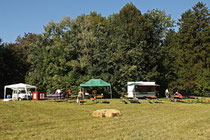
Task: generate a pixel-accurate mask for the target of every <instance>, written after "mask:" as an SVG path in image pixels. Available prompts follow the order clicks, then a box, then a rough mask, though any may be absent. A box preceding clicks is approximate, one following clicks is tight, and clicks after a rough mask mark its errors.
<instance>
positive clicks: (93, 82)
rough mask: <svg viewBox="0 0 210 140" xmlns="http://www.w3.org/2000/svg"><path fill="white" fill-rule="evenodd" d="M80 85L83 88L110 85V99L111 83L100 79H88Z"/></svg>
mask: <svg viewBox="0 0 210 140" xmlns="http://www.w3.org/2000/svg"><path fill="white" fill-rule="evenodd" d="M80 87H82V88H85V87H110V94H111V99H112V89H111V84H110V83H107V82H105V81H103V80H102V79H90V80H89V81H87V82H86V83H84V84H80Z"/></svg>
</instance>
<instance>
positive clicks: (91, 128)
mask: <svg viewBox="0 0 210 140" xmlns="http://www.w3.org/2000/svg"><path fill="white" fill-rule="evenodd" d="M110 101H111V103H110V104H101V103H98V104H86V105H78V104H76V103H67V102H53V101H12V102H2V100H0V139H153V140H155V139H165V140H169V139H171V140H174V139H179V140H180V139H186V140H190V139H210V104H201V103H197V104H195V103H194V104H186V103H174V102H169V101H168V100H166V99H164V101H163V104H160V103H153V104H149V103H148V101H145V100H142V101H141V102H142V103H141V104H124V103H123V102H121V101H120V100H119V99H112V100H110ZM109 108H110V109H111V108H112V109H118V110H120V111H121V113H122V114H123V115H122V116H121V117H119V118H94V117H92V115H91V114H92V112H93V111H95V110H97V109H109Z"/></svg>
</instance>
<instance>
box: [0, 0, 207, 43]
mask: <svg viewBox="0 0 210 140" xmlns="http://www.w3.org/2000/svg"><path fill="white" fill-rule="evenodd" d="M198 1H202V2H204V3H206V6H207V7H208V8H209V5H210V0H0V15H1V16H0V38H2V39H3V42H8V43H10V42H14V41H15V40H16V38H17V36H18V35H21V36H23V35H24V33H28V32H32V33H42V32H44V30H43V25H46V24H47V23H48V22H49V21H51V20H53V21H56V22H58V21H60V20H61V19H62V18H63V17H64V16H70V17H71V18H72V19H75V18H76V17H77V16H79V15H81V14H89V13H90V12H91V11H96V12H97V13H100V14H101V15H102V16H106V17H107V16H109V15H111V14H113V13H118V12H119V11H120V9H121V8H122V7H123V6H124V5H125V4H126V3H129V2H132V3H133V4H134V5H135V6H136V7H137V8H138V9H139V10H140V11H141V12H142V13H145V12H147V10H152V9H156V8H157V9H160V10H165V11H166V13H167V14H170V15H171V16H172V18H173V19H174V20H176V21H177V20H178V19H179V18H180V17H181V14H182V13H184V12H185V11H187V10H188V9H190V8H192V7H193V6H194V5H195V4H196V3H197V2H198Z"/></svg>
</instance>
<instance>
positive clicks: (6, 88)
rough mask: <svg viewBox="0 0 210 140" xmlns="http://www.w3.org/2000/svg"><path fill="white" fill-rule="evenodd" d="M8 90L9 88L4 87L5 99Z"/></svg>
mask: <svg viewBox="0 0 210 140" xmlns="http://www.w3.org/2000/svg"><path fill="white" fill-rule="evenodd" d="M6 90H7V88H6V87H4V99H5V97H6Z"/></svg>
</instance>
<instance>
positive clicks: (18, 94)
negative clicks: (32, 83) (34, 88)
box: [12, 89, 32, 100]
mask: <svg viewBox="0 0 210 140" xmlns="http://www.w3.org/2000/svg"><path fill="white" fill-rule="evenodd" d="M31 98H32V94H31V91H26V90H25V89H14V90H13V91H12V99H13V100H31Z"/></svg>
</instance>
